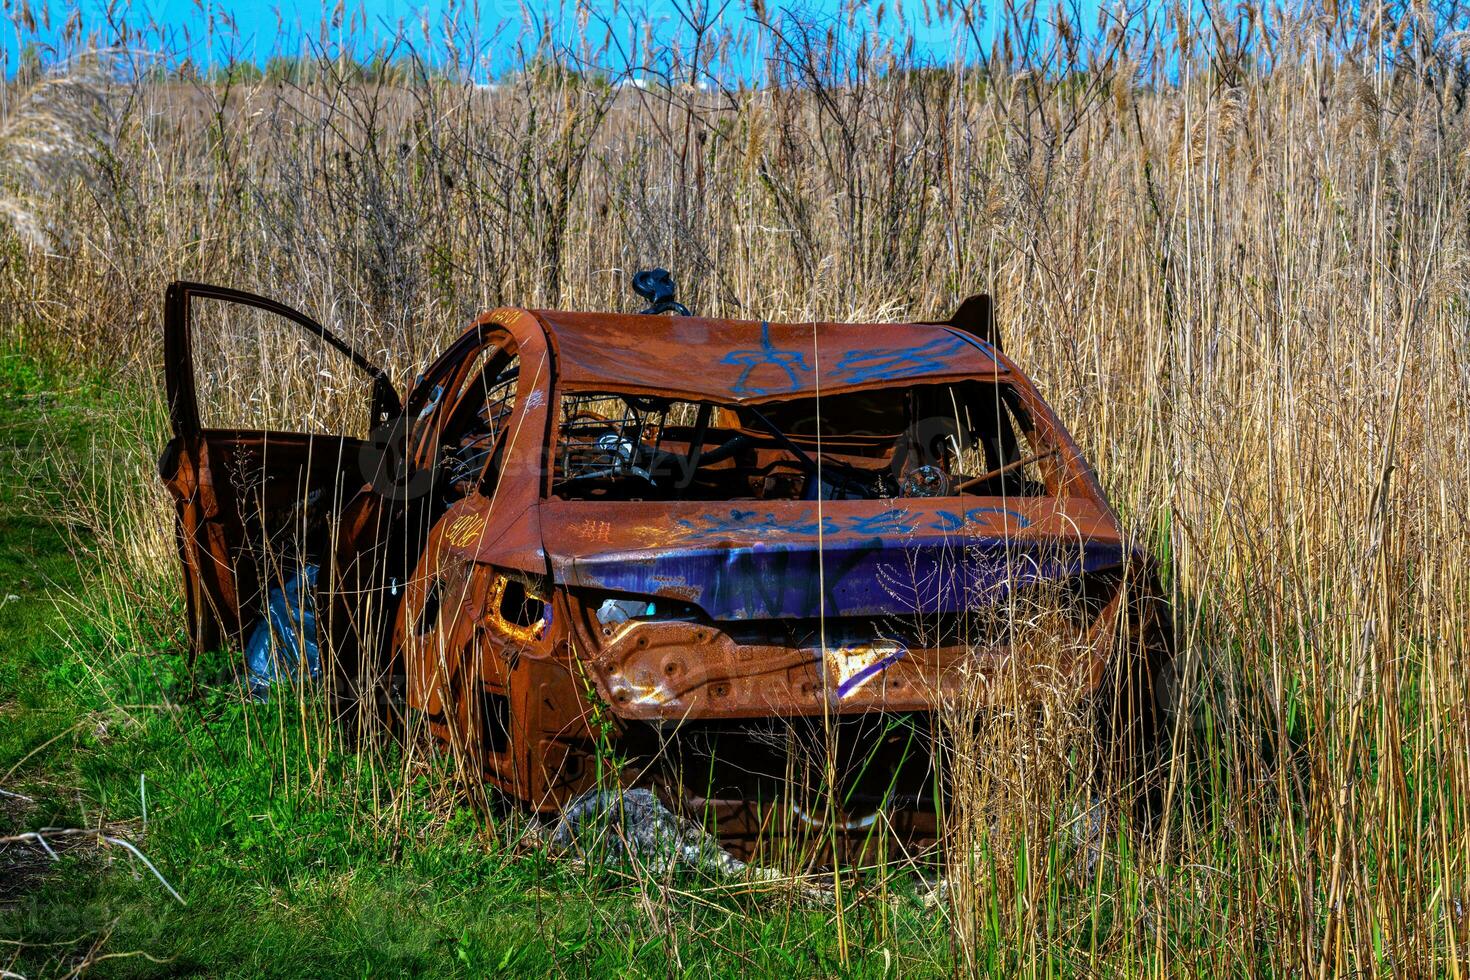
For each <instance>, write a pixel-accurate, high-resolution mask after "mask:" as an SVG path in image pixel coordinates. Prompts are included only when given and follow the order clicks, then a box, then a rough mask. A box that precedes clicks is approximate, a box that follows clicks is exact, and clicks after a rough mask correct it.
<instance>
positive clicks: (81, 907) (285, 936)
mask: <svg viewBox="0 0 1470 980" xmlns="http://www.w3.org/2000/svg"><path fill="white" fill-rule="evenodd" d="M0 364H3V365H4V367H3V368H0V396H3V397H0V446H3V447H4V448H3V449H0V488H3V489H0V597H4V596H18V597H19V598H17V599H9V600H8V601H5V602H4V604H3V605H0V636H3V637H5V642H4V644H3V648H0V713H3V714H0V775H4V777H5V778H4V779H3V780H0V786H3V788H5V789H7V790H9V791H11V792H14V793H23V794H26V795H28V796H30V797H32V798H34V800H35V803H34V805H32V806H28V807H19V806H12V807H10V808H9V809H0V820H3V821H5V822H7V823H9V824H10V826H9V827H6V828H3V829H0V836H3V835H4V834H7V833H16V832H19V831H22V830H30V829H37V828H40V827H43V826H70V827H93V828H95V827H99V826H103V827H106V828H108V829H107V833H109V834H111V835H113V836H121V837H126V838H127V839H129V840H131V841H133V842H134V843H135V844H136V845H137V846H138V847H139V848H140V849H141V850H142V851H143V853H144V854H146V855H147V856H148V858H149V859H150V860H152V861H153V862H154V863H155V864H156V865H157V867H158V869H159V871H160V872H161V873H162V874H163V875H164V876H165V877H166V878H167V879H168V881H169V882H170V883H171V884H173V885H174V887H176V888H177V889H178V890H179V892H180V893H181V894H182V895H183V896H184V898H185V900H186V901H187V902H188V905H187V907H183V906H181V905H179V904H178V903H177V902H176V901H175V900H174V899H173V898H172V897H171V896H170V895H169V894H168V893H167V892H166V891H165V889H164V888H163V887H162V886H161V885H160V884H159V882H158V881H157V880H156V879H155V878H153V876H152V875H151V874H149V873H148V872H147V871H146V870H145V869H144V868H143V867H142V866H141V865H140V864H139V863H138V862H137V861H136V859H134V858H132V857H130V856H129V855H128V854H127V853H125V852H124V851H123V850H121V849H119V848H112V847H104V846H99V845H95V842H94V843H93V844H92V845H88V846H74V847H73V849H72V850H70V851H67V852H64V854H63V857H62V859H61V861H60V862H57V863H54V864H40V865H39V866H40V868H41V870H42V872H43V874H41V875H40V876H38V877H33V878H31V879H30V880H28V881H27V882H26V884H25V886H24V888H23V890H22V892H21V894H20V896H19V897H18V898H17V899H16V900H15V902H14V904H13V906H12V907H11V908H9V909H8V910H5V911H0V968H3V969H7V970H10V971H12V972H15V973H19V974H21V975H23V976H26V977H30V978H34V977H40V976H54V975H70V974H71V973H72V971H74V970H75V969H76V968H77V967H79V966H81V967H84V972H85V974H86V975H87V976H165V975H177V974H197V975H207V976H257V975H261V974H269V975H273V976H312V977H319V976H325V975H333V976H335V975H344V976H368V975H373V976H378V975H396V974H404V973H419V972H428V971H431V970H432V971H435V972H448V973H453V974H459V975H466V976H469V975H478V974H484V973H489V972H496V971H503V972H512V973H518V974H530V975H545V974H558V975H564V974H570V975H617V976H623V975H628V974H633V975H650V976H654V975H657V976H665V975H668V974H670V973H690V974H696V975H719V976H728V975H732V974H752V973H753V974H760V975H765V974H777V975H787V976H791V975H800V976H807V975H834V974H837V973H838V972H842V973H844V974H850V975H857V976H882V975H899V974H903V975H923V974H928V973H947V972H949V965H950V960H949V953H948V950H949V946H948V932H947V929H946V927H945V925H944V923H943V922H942V920H941V919H940V917H939V915H938V914H937V913H934V912H928V911H925V910H923V909H922V908H921V907H920V905H919V903H918V902H917V901H916V900H914V898H913V895H912V890H911V889H910V890H909V894H908V895H907V896H906V897H903V898H900V899H897V900H890V901H878V900H871V901H866V902H862V903H859V904H858V905H857V906H856V907H854V908H852V909H850V910H849V913H848V917H847V920H846V930H847V933H848V936H849V937H850V941H851V943H852V953H851V955H852V960H851V962H850V964H849V966H848V967H847V968H845V969H844V968H841V967H840V966H839V958H838V944H837V935H838V933H837V930H836V928H835V927H834V923H833V916H832V912H831V910H830V909H822V908H813V907H810V906H803V905H801V904H799V903H796V902H794V901H787V900H783V899H782V898H780V897H779V896H773V895H772V894H770V893H769V892H767V893H765V894H763V895H744V896H740V895H736V896H731V895H729V894H727V893H721V892H720V891H718V890H716V889H714V888H712V887H711V883H710V882H707V881H703V880H700V879H697V878H692V877H689V876H687V875H686V876H683V877H675V878H673V879H671V880H664V881H650V880H647V879H640V878H639V876H637V875H634V874H630V873H629V872H628V870H627V869H607V870H587V869H585V868H582V867H579V866H578V865H576V864H574V863H571V862H567V861H564V860H556V859H553V858H552V857H550V856H548V855H546V854H545V853H540V852H537V851H534V850H529V851H528V850H524V849H522V850H515V849H512V848H510V847H508V846H507V845H505V844H502V843H500V841H499V839H498V838H497V837H496V835H495V834H494V833H493V832H492V831H489V830H487V829H486V828H485V827H484V826H483V825H481V824H480V823H479V822H477V820H476V819H475V817H474V815H473V814H472V813H471V812H470V811H469V810H468V809H467V808H466V807H464V806H460V805H456V804H455V802H454V800H453V799H452V790H451V784H450V782H449V781H448V779H447V778H446V777H445V774H444V773H442V772H439V771H435V770H431V771H429V772H427V773H425V774H424V775H423V776H422V777H421V778H419V779H418V780H417V781H416V782H415V783H414V784H413V785H410V786H403V785H402V784H401V780H399V781H398V782H396V783H395V781H394V780H395V777H393V776H389V775H385V772H387V771H390V770H391V768H392V767H391V766H390V767H383V766H379V767H373V766H369V765H367V764H365V763H364V762H363V760H361V759H360V758H358V757H357V756H355V755H353V754H351V753H348V752H340V751H339V752H326V751H324V750H323V749H322V748H321V747H320V745H319V744H308V740H307V738H306V736H304V735H303V734H302V732H303V730H306V731H310V724H306V725H303V722H308V723H309V722H311V721H313V720H314V718H315V708H314V706H312V705H310V704H307V705H306V706H304V707H302V706H298V705H294V704H291V703H289V700H287V703H283V704H275V705H271V706H266V707H261V706H249V705H246V704H243V703H242V702H241V699H240V698H239V697H238V695H237V694H236V689H235V686H234V685H233V683H232V682H231V681H230V679H229V678H230V675H231V672H230V669H229V661H228V659H227V658H226V657H224V656H218V657H215V658H212V659H209V660H207V662H204V663H201V664H199V665H196V670H195V674H194V676H193V677H191V676H190V673H189V669H188V667H187V665H186V663H185V658H184V657H183V656H182V653H181V651H182V630H181V629H180V625H181V616H180V614H179V613H178V610H177V609H174V610H162V611H160V610H151V611H149V612H150V615H147V616H145V615H143V612H142V611H140V610H128V611H127V612H124V613H121V614H115V615H116V616H117V619H115V621H112V622H105V621H98V620H97V616H98V614H96V613H86V612H84V611H85V610H87V609H92V608H106V607H105V606H102V605H100V604H87V603H78V602H76V601H75V598H74V597H76V596H79V595H83V594H85V592H86V590H88V589H89V588H92V587H93V585H92V583H93V581H94V578H93V576H94V571H95V569H94V563H95V562H96V560H97V559H96V558H94V557H92V551H91V549H90V548H89V547H88V540H87V532H86V529H85V528H82V527H79V526H76V523H75V519H74V518H73V517H70V516H68V510H69V508H68V506H67V501H66V499H65V496H66V492H65V491H56V490H51V491H48V490H47V487H48V486H50V485H51V484H52V481H54V480H57V479H58V478H60V477H62V476H65V475H66V472H65V471H67V469H68V468H70V469H71V471H72V472H71V477H73V478H74V477H77V476H81V477H85V476H86V472H85V471H86V469H87V467H89V466H90V467H97V466H101V465H103V462H104V459H103V457H102V456H100V455H99V451H98V450H96V449H94V448H93V446H94V443H95V442H98V441H102V440H94V439H93V438H92V431H93V429H94V427H95V426H96V425H97V423H98V422H99V421H100V420H103V419H109V420H114V421H115V420H116V419H117V418H118V417H124V418H125V417H126V413H127V412H128V411H129V410H130V409H129V404H130V400H129V399H128V398H127V397H125V396H124V395H122V394H119V393H117V392H114V391H109V390H108V389H107V387H106V386H105V385H102V384H99V383H82V384H78V383H67V382H64V381H63V379H61V378H59V377H57V376H54V375H52V374H50V373H48V372H46V371H44V370H41V369H38V368H37V367H36V366H35V365H34V364H32V363H30V362H29V361H26V360H24V359H22V358H17V357H8V358H4V359H3V360H0ZM140 431H141V428H140ZM106 451H107V450H106V449H104V450H102V451H101V452H103V453H105V452H106ZM61 482H62V483H63V484H68V485H69V483H68V481H67V480H62V481H61ZM97 581H100V578H98V579H97ZM112 608H124V609H127V607H126V606H122V607H118V606H113V607H112ZM204 678H213V679H215V680H216V683H203V682H202V680H200V682H198V683H196V680H198V679H204ZM303 711H305V712H306V715H305V716H303V715H302V712H303ZM140 776H146V785H147V798H148V814H147V825H146V830H145V828H144V823H143V813H142V806H141V802H142V801H141V797H140ZM400 794H406V807H405V809H404V811H403V816H402V818H401V819H400V820H395V821H387V820H377V819H375V814H378V813H380V812H381V810H382V808H383V807H384V806H385V804H386V802H387V801H388V800H390V799H393V798H395V797H397V796H399V795H400ZM4 802H5V803H6V804H7V805H9V804H13V803H14V801H13V800H9V801H4ZM16 853H17V852H16V851H15V850H13V849H12V850H11V851H10V852H9V853H8V854H5V855H4V856H0V877H3V876H4V875H5V874H6V873H7V862H11V861H13V859H14V857H15V855H16ZM34 863H36V862H33V864H34ZM11 870H14V867H13V866H12V867H11ZM142 954H147V955H146V956H144V955H142Z"/></svg>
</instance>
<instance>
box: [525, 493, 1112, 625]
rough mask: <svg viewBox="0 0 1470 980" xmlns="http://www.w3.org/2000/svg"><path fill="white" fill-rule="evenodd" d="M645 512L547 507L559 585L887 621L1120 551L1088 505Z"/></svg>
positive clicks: (849, 504)
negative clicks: (886, 618)
mask: <svg viewBox="0 0 1470 980" xmlns="http://www.w3.org/2000/svg"><path fill="white" fill-rule="evenodd" d="M946 503H948V504H949V505H950V506H944V505H945V504H946ZM651 516H652V514H651V508H650V506H649V505H648V504H641V503H627V504H621V503H619V504H583V503H572V502H560V501H555V502H552V503H551V504H548V505H545V509H544V512H543V515H542V528H543V535H544V537H545V538H546V553H547V556H548V559H549V560H550V562H551V566H552V572H553V575H554V576H555V578H556V580H557V581H558V582H559V583H561V584H565V585H568V586H572V587H575V588H586V589H596V590H599V591H606V592H614V593H626V594H631V595H637V596H658V597H663V598H668V599H674V600H678V601H680V602H688V603H692V604H694V605H696V606H698V607H700V608H701V609H702V610H704V612H705V613H706V614H708V615H709V616H710V617H711V618H713V619H717V620H754V619H799V618H806V617H815V616H817V615H818V614H824V615H826V616H881V615H902V614H909V613H915V612H921V613H947V612H961V611H964V610H966V609H975V608H978V607H980V606H984V605H986V604H988V603H990V602H993V601H995V600H996V599H997V598H999V597H1001V596H1004V595H1005V594H1006V592H1007V591H1008V590H1009V588H1010V587H1012V586H1016V585H1025V584H1030V583H1033V582H1037V581H1043V580H1053V579H1059V578H1064V577H1068V576H1072V575H1077V574H1079V573H1082V572H1091V571H1098V570H1101V569H1106V568H1112V567H1115V566H1117V565H1119V564H1121V563H1122V562H1123V559H1124V555H1125V547H1124V544H1123V542H1122V541H1121V540H1120V539H1119V536H1118V534H1117V530H1116V525H1115V524H1113V523H1112V521H1111V515H1107V517H1106V518H1104V515H1102V514H1100V513H1098V512H1097V510H1096V508H1095V507H1094V506H1093V505H1091V504H1090V503H1089V502H1087V501H1054V500H1047V501H1043V502H1042V505H1041V506H1038V503H1037V502H1036V501H1025V502H1022V501H1015V500H1011V501H1006V502H1005V506H993V505H992V506H985V505H982V504H979V503H977V498H964V499H960V500H948V501H946V500H935V501H894V502H869V501H844V502H831V503H828V504H826V505H824V507H823V510H822V512H821V513H820V515H819V514H818V513H817V511H816V508H815V505H814V504H811V503H799V502H789V503H788V502H779V503H776V504H765V505H760V504H752V505H750V506H748V507H741V506H733V505H731V504H682V503H681V504H674V505H661V506H660V507H659V510H658V519H657V520H656V521H649V520H648V518H649V517H651Z"/></svg>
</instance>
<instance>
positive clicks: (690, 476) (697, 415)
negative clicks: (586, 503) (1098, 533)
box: [552, 381, 1057, 500]
mask: <svg viewBox="0 0 1470 980" xmlns="http://www.w3.org/2000/svg"><path fill="white" fill-rule="evenodd" d="M560 408H561V411H560V416H559V425H558V429H557V441H556V446H555V450H554V454H553V475H552V492H553V494H554V495H555V496H557V497H559V498H561V499H564V500H816V499H818V498H820V499H823V500H876V499H884V498H897V497H952V496H962V495H970V496H985V497H1040V496H1047V495H1051V494H1054V493H1055V492H1056V490H1055V483H1056V473H1055V466H1054V460H1055V454H1056V451H1057V450H1056V446H1055V443H1054V442H1053V440H1051V439H1050V438H1049V437H1048V436H1047V435H1046V434H1044V433H1043V432H1042V431H1041V430H1040V429H1039V428H1038V427H1037V426H1036V425H1035V423H1034V422H1033V420H1032V419H1031V417H1030V415H1029V414H1028V413H1027V412H1026V410H1025V407H1024V406H1023V405H1022V403H1021V400H1020V398H1019V396H1018V395H1017V393H1016V391H1015V389H1014V388H1012V387H1011V386H1010V385H1009V384H1006V383H1004V382H990V381H983V382H982V381H967V382H961V383H958V384H946V385H914V386H908V387H893V388H882V389H878V390H874V391H864V392H856V393H848V394H840V395H831V396H827V397H825V398H820V399H818V398H801V399H791V400H785V401H773V402H769V403H765V404H755V405H750V404H746V405H718V404H712V403H708V402H700V403H696V402H687V401H677V400H673V399H667V398H658V397H651V396H645V395H633V394H621V393H615V392H584V393H574V394H568V395H565V396H563V398H562V400H561V406H560Z"/></svg>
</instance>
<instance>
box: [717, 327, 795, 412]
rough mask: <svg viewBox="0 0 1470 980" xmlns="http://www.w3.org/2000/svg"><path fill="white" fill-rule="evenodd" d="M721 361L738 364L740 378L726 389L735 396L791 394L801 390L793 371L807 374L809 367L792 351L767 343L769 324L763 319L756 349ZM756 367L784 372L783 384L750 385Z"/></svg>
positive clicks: (743, 351) (768, 340) (737, 353)
mask: <svg viewBox="0 0 1470 980" xmlns="http://www.w3.org/2000/svg"><path fill="white" fill-rule="evenodd" d="M723 362H724V363H725V364H739V365H741V370H740V377H739V378H738V379H736V381H735V384H733V385H732V386H731V387H730V390H731V391H732V392H734V393H735V394H736V395H769V394H772V393H777V394H779V393H781V392H784V391H795V390H797V389H798V388H800V387H801V380H800V378H799V377H798V375H797V372H798V371H803V372H806V373H811V368H810V367H808V366H807V363H806V355H804V354H802V353H801V352H800V351H795V350H780V349H778V348H777V347H776V346H775V344H773V343H772V342H771V324H770V323H769V322H768V321H766V320H762V321H761V346H760V350H732V351H731V352H730V353H728V354H726V355H725V356H724V358H723ZM760 367H774V368H777V369H779V370H781V371H784V372H785V373H786V384H785V385H784V386H781V385H777V386H774V387H768V386H764V385H753V384H751V383H750V378H751V375H753V374H754V373H755V371H756V369H757V368H760Z"/></svg>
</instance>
